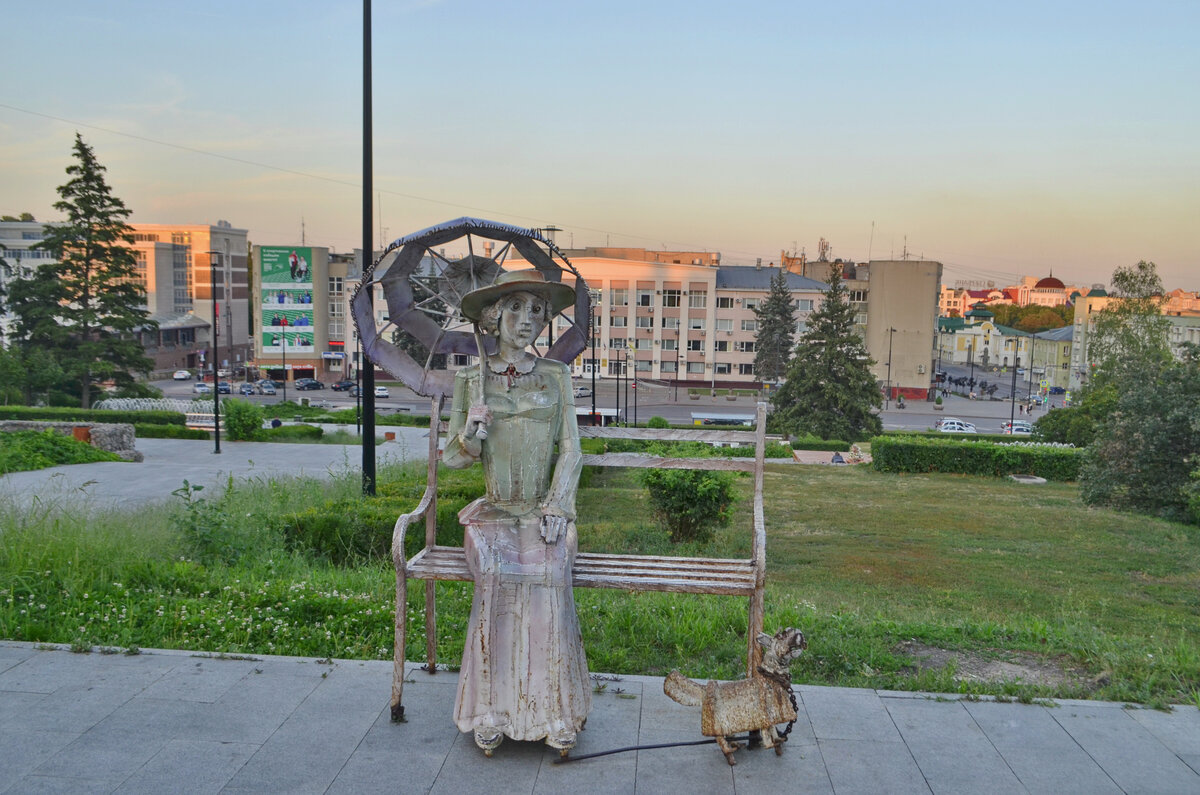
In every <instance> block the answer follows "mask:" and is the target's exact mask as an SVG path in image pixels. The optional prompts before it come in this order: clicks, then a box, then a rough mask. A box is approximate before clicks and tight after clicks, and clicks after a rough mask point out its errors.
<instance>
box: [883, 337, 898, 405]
mask: <svg viewBox="0 0 1200 795" xmlns="http://www.w3.org/2000/svg"><path fill="white" fill-rule="evenodd" d="M895 333H896V329H894V328H889V329H888V375H887V395H886V396H885V397H884V399H883V407H884V408H885V409H887V408H888V407H889V406H891V401H892V336H893V335H894V334H895Z"/></svg>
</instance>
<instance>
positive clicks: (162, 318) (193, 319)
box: [149, 312, 223, 333]
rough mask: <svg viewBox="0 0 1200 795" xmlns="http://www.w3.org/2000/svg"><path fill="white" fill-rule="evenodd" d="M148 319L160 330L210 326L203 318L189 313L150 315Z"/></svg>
mask: <svg viewBox="0 0 1200 795" xmlns="http://www.w3.org/2000/svg"><path fill="white" fill-rule="evenodd" d="M149 319H150V320H153V321H154V322H155V323H157V324H158V327H159V328H160V329H178V328H208V327H209V326H210V325H211V324H210V323H209V322H208V321H207V320H205V319H204V318H201V317H197V316H196V315H194V314H192V313H191V312H179V313H175V314H169V315H151V316H150V317H149ZM222 333H223V332H222Z"/></svg>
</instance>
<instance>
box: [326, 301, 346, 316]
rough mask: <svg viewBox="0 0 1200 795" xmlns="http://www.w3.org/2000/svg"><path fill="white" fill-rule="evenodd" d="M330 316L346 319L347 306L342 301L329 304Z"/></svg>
mask: <svg viewBox="0 0 1200 795" xmlns="http://www.w3.org/2000/svg"><path fill="white" fill-rule="evenodd" d="M329 316H330V317H345V316H346V305H345V304H343V303H342V302H341V301H330V302H329Z"/></svg>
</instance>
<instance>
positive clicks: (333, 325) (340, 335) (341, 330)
mask: <svg viewBox="0 0 1200 795" xmlns="http://www.w3.org/2000/svg"><path fill="white" fill-rule="evenodd" d="M326 332H327V333H328V334H329V339H331V340H340V339H344V335H345V333H346V324H345V323H343V322H342V321H340V320H331V321H329V328H328V329H326Z"/></svg>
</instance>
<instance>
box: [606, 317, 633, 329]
mask: <svg viewBox="0 0 1200 795" xmlns="http://www.w3.org/2000/svg"><path fill="white" fill-rule="evenodd" d="M609 325H610V326H612V327H613V328H625V327H626V326H628V325H629V318H627V317H625V315H610V316H609Z"/></svg>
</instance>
